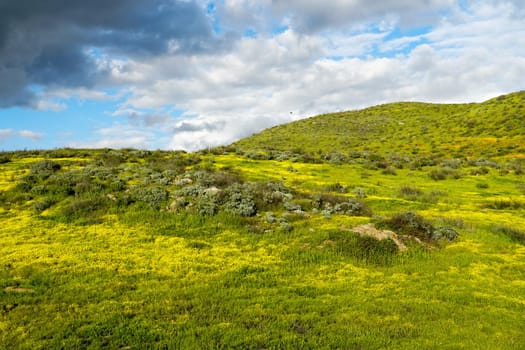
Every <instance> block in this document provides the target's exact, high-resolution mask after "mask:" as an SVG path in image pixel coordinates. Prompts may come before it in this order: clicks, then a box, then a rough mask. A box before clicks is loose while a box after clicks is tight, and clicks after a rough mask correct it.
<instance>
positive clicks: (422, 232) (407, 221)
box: [379, 211, 459, 242]
mask: <svg viewBox="0 0 525 350" xmlns="http://www.w3.org/2000/svg"><path fill="white" fill-rule="evenodd" d="M379 225H380V226H385V227H388V228H390V229H391V230H393V231H394V232H396V233H397V234H400V235H405V236H409V237H415V238H417V239H419V240H422V241H426V242H432V241H433V242H437V241H440V240H447V241H453V240H455V239H456V238H457V237H458V236H459V234H458V232H457V231H456V230H455V229H454V228H452V227H448V226H447V227H445V226H444V227H437V228H436V227H434V226H433V225H432V223H431V222H430V221H428V220H426V219H425V218H423V217H422V216H421V215H419V214H416V213H414V212H412V211H408V212H403V213H399V214H396V215H394V216H392V217H391V218H390V219H386V220H382V221H380V222H379Z"/></svg>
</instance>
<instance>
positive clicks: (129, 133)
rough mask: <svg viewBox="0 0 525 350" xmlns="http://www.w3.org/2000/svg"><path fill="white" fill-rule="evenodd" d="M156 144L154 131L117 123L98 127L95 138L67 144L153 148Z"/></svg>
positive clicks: (89, 146)
mask: <svg viewBox="0 0 525 350" xmlns="http://www.w3.org/2000/svg"><path fill="white" fill-rule="evenodd" d="M156 145H157V143H156V135H155V133H154V132H153V131H150V130H149V131H148V130H142V129H140V128H136V127H133V126H130V125H126V124H121V123H115V124H113V125H111V126H108V127H104V128H99V129H97V130H96V131H95V138H94V139H93V140H90V141H88V140H84V141H73V142H70V143H69V144H68V145H67V146H68V147H74V148H137V149H153V148H157V147H156Z"/></svg>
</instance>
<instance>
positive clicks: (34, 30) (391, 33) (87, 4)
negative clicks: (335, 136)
mask: <svg viewBox="0 0 525 350" xmlns="http://www.w3.org/2000/svg"><path fill="white" fill-rule="evenodd" d="M524 77H525V1H522V0H476V1H470V0H424V1H412V0H381V1H379V0H378V1H370V0H323V1H314V0H287V1H285V0H273V1H271V0H259V1H255V0H217V1H204V0H111V1H107V0H89V1H88V0H69V1H63V0H46V1H42V0H0V150H4V151H8V150H19V149H53V148H59V147H74V148H103V147H110V148H125V147H130V148H138V149H176V150H179V149H183V150H188V151H192V150H198V149H203V148H206V147H212V146H217V145H226V144H230V143H231V142H233V141H235V140H238V139H240V138H243V137H246V136H249V135H251V134H253V133H256V132H258V131H261V130H262V129H265V128H268V127H271V126H274V125H276V124H281V123H287V122H290V121H293V120H297V119H301V118H305V117H309V116H313V115H317V114H320V113H328V112H336V111H342V110H349V109H359V108H364V107H367V106H372V105H376V104H381V103H387V102H395V101H423V102H440V103H456V102H481V101H484V100H487V99H489V98H492V97H495V96H499V95H502V94H505V93H510V92H514V91H520V90H523V89H524V88H525V86H524V85H525V80H524ZM320 132H322V131H321V130H320Z"/></svg>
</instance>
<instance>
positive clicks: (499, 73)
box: [115, 1, 525, 149]
mask: <svg viewBox="0 0 525 350" xmlns="http://www.w3.org/2000/svg"><path fill="white" fill-rule="evenodd" d="M292 3H294V2H292ZM396 3H397V2H396ZM410 3H412V2H410ZM447 3H449V2H447V1H435V2H432V3H431V4H433V6H441V5H443V6H444V5H446V4H447ZM330 4H331V3H330V2H329V3H328V4H326V6H328V7H329V5H330ZM306 5H307V6H306V7H308V6H310V5H311V6H313V7H315V6H317V5H315V4H313V3H312V4H310V3H307V4H306ZM363 6H365V7H366V5H363ZM389 6H390V8H392V9H395V8H397V10H398V11H400V10H399V9H400V8H405V7H407V6H408V2H400V3H399V4H398V5H395V4H394V2H390V3H388V4H387V7H389ZM396 6H397V7H396ZM487 6H488V5H487ZM420 9H422V8H420ZM512 10H513V5H512V4H507V5H505V4H503V5H502V4H496V5H491V6H489V7H475V6H473V7H470V8H469V9H468V11H462V10H460V9H454V11H451V12H450V13H447V14H446V15H444V17H443V18H442V19H441V20H440V21H438V22H437V23H436V25H435V27H434V28H432V29H431V30H428V32H425V33H424V34H418V35H415V36H394V37H393V38H392V39H389V36H390V35H391V33H392V32H393V29H388V28H387V29H385V30H384V31H383V32H379V33H369V32H367V31H365V32H363V33H359V32H357V33H347V32H346V31H344V30H342V31H339V32H337V33H335V34H329V35H324V34H323V35H319V34H315V33H301V32H298V31H295V30H294V29H293V28H289V29H288V30H287V31H285V32H283V33H280V34H275V35H271V36H258V37H255V38H243V39H241V40H239V41H237V42H236V43H235V45H234V46H233V48H232V50H231V51H229V52H223V53H217V54H214V55H200V56H193V57H180V56H177V57H173V56H169V55H168V56H163V57H157V58H156V59H155V60H154V61H151V62H148V61H141V63H140V66H141V67H142V70H141V71H142V72H148V74H146V75H143V76H142V77H140V78H139V79H137V80H135V82H136V85H135V88H134V89H133V90H132V91H131V94H130V95H129V97H128V99H127V101H126V103H125V105H127V106H128V107H130V108H139V109H140V108H149V109H155V108H161V107H163V106H164V107H165V106H168V105H176V106H177V107H178V108H180V109H182V110H184V111H185V113H184V115H182V116H181V117H180V118H183V119H184V118H188V119H187V120H182V121H181V122H179V124H178V125H179V128H178V129H177V128H175V129H174V132H175V134H174V136H173V139H172V141H171V142H170V144H169V146H168V147H173V148H185V149H198V148H199V147H206V146H210V145H216V144H224V143H229V142H232V141H234V140H236V139H238V138H241V137H245V136H248V135H250V134H251V133H253V132H257V131H259V130H261V129H263V128H266V127H269V126H272V125H275V124H277V123H284V122H288V121H290V120H294V119H298V118H303V117H306V116H310V115H315V114H318V113H325V112H333V111H338V110H347V109H354V108H361V107H366V106H369V105H373V104H378V103H386V102H393V101H399V100H412V101H414V100H419V101H430V102H464V101H481V100H484V99H487V98H490V97H493V96H496V95H499V94H501V93H505V92H511V91H515V90H519V89H521V88H522V87H523V84H522V82H521V81H520V79H521V77H523V76H525V51H524V48H525V42H523V41H524V40H525V39H523V38H525V26H524V25H523V21H522V20H521V19H517V18H515V17H514V16H513V13H512ZM363 11H369V12H371V13H372V12H373V14H376V13H377V15H380V14H382V12H381V11H379V10H378V9H377V8H375V7H373V6H372V8H368V9H363ZM374 11H376V12H374ZM385 11H386V10H385ZM345 34H348V37H346V36H345ZM374 50H377V52H374ZM395 50H398V53H397V54H396V55H385V56H382V55H381V53H382V52H391V51H395ZM399 50H403V51H399ZM338 55H340V56H341V57H338V58H337V59H333V58H332V56H338ZM180 65H182V66H187V67H190V68H189V70H190V72H191V74H188V75H181V74H180V72H179V70H178V68H177V67H179V66H180ZM170 67H175V68H174V69H170ZM123 74H124V75H126V74H127V73H123ZM161 75H162V76H163V78H160V79H159V76H161ZM148 77H155V79H151V80H149V78H148ZM115 79H118V78H117V77H116V78H115ZM291 112H292V113H291ZM189 116H191V119H190V117H189ZM195 116H197V118H195Z"/></svg>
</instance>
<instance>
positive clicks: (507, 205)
mask: <svg viewBox="0 0 525 350" xmlns="http://www.w3.org/2000/svg"><path fill="white" fill-rule="evenodd" d="M484 207H485V208H488V209H495V210H505V209H510V210H512V209H520V208H523V207H525V202H520V201H517V200H513V199H498V200H494V201H491V202H488V203H485V205H484Z"/></svg>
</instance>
